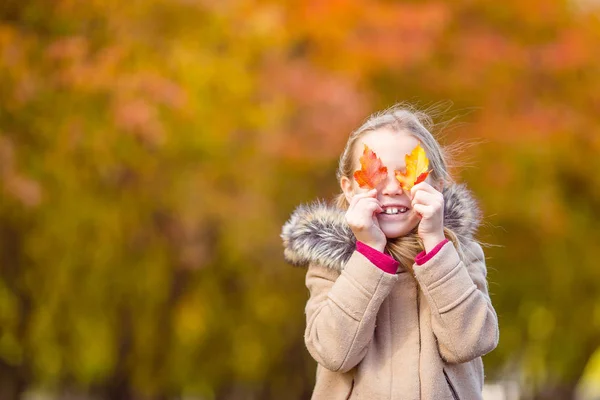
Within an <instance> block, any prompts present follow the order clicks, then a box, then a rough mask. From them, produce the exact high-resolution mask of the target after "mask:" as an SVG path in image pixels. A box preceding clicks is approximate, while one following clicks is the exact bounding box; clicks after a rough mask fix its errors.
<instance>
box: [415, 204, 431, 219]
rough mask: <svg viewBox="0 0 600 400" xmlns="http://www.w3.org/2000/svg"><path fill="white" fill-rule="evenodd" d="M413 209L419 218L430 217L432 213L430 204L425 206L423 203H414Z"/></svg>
mask: <svg viewBox="0 0 600 400" xmlns="http://www.w3.org/2000/svg"><path fill="white" fill-rule="evenodd" d="M413 210H414V211H415V212H416V213H417V214H418V215H419V216H420V217H421V218H430V217H431V216H432V215H433V210H432V207H431V206H426V205H424V204H415V206H414V207H413Z"/></svg>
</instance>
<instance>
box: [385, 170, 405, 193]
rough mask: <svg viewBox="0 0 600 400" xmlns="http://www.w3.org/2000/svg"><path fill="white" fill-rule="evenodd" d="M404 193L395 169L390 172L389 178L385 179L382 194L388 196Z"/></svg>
mask: <svg viewBox="0 0 600 400" xmlns="http://www.w3.org/2000/svg"><path fill="white" fill-rule="evenodd" d="M402 193H403V190H402V186H401V185H400V182H399V181H398V179H396V175H395V173H394V171H392V172H391V173H390V174H388V177H387V179H386V180H385V181H384V186H383V189H382V191H381V194H384V195H388V196H397V195H400V194H402Z"/></svg>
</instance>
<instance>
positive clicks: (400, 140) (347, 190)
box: [340, 128, 431, 239]
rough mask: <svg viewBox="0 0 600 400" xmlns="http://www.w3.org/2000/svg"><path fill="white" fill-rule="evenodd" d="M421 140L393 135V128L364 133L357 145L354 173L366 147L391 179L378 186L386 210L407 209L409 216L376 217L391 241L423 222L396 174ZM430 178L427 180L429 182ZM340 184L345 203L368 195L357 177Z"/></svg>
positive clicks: (398, 134) (402, 169) (401, 169)
mask: <svg viewBox="0 0 600 400" xmlns="http://www.w3.org/2000/svg"><path fill="white" fill-rule="evenodd" d="M418 143H419V141H418V140H417V139H416V138H415V137H414V136H412V135H410V134H408V133H406V132H394V131H392V130H390V129H385V128H384V129H378V130H375V131H371V132H367V133H365V134H364V135H363V136H362V137H361V138H360V139H358V141H357V142H356V143H355V145H354V149H353V150H354V154H353V160H354V171H356V170H358V169H360V161H359V159H360V157H361V156H362V153H363V150H364V144H366V145H367V146H369V148H370V149H371V150H373V151H374V152H375V154H376V155H377V156H378V157H379V158H380V159H381V161H382V163H383V165H384V166H385V167H387V171H388V177H387V178H386V179H385V180H384V181H383V182H381V183H380V184H379V186H377V187H376V189H377V200H379V202H380V203H381V206H382V208H383V209H384V210H385V209H386V208H387V207H395V208H400V207H402V206H404V207H407V208H408V211H407V212H406V213H398V214H393V215H387V214H384V213H380V214H377V221H378V222H379V227H380V228H381V230H382V231H383V233H384V234H385V236H386V237H387V238H388V239H393V238H397V237H400V236H404V235H406V234H408V233H409V232H410V231H412V230H413V229H414V228H415V227H416V226H417V224H418V223H419V221H420V218H419V216H418V215H417V214H416V213H415V212H414V211H413V210H412V208H411V199H410V197H409V193H407V192H404V191H403V190H402V187H401V186H400V182H398V180H397V179H396V177H395V175H394V170H399V171H404V170H405V169H406V162H405V155H406V154H410V152H411V151H412V150H413V149H414V148H415V147H416V146H417V144H418ZM430 180H431V177H428V178H427V182H428V183H431V182H430ZM340 184H341V186H342V190H343V191H344V195H345V196H346V200H348V202H350V200H351V199H352V197H353V196H354V195H355V194H357V193H364V192H368V191H369V189H363V188H360V187H359V186H358V184H357V183H356V180H355V179H354V178H347V177H342V179H341V181H340Z"/></svg>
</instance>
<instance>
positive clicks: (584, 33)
mask: <svg viewBox="0 0 600 400" xmlns="http://www.w3.org/2000/svg"><path fill="white" fill-rule="evenodd" d="M599 16H600V3H599V2H597V1H593V0H579V1H560V0H557V1H549V0H526V1H522V0H520V1H518V0H508V1H495V0H494V1H492V0H490V1H475V0H458V1H429V0H428V1H393V0H371V1H367V0H329V1H321V0H303V1H300V0H290V1H275V0H219V1H216V0H212V1H211V0H168V1H167V0H144V1H139V0H132V1H116V0H88V1H83V2H80V1H74V0H53V1H42V0H28V1H22V0H2V3H1V4H0V190H1V193H2V194H1V196H0V398H1V399H55V398H56V399H63V398H69V399H79V398H82V399H83V398H86V399H87V398H93V399H140V400H150V399H165V400H166V399H178V398H186V399H202V400H204V399H211V400H212V399H219V400H220V399H233V400H242V399H244V400H245V399H248V400H250V399H292V400H293V399H308V398H309V396H310V393H311V390H312V387H313V384H314V372H315V362H314V361H313V360H312V359H311V358H310V356H309V355H308V353H307V351H306V350H305V348H304V342H303V331H304V324H305V320H304V304H305V302H306V300H307V298H308V292H307V290H306V288H305V286H304V281H303V279H304V271H303V270H301V269H295V268H293V267H290V266H288V265H286V264H285V263H284V260H283V254H282V245H281V240H280V238H279V233H280V229H281V225H282V224H283V223H284V222H285V221H286V219H287V218H288V217H289V214H290V213H291V212H292V210H293V209H294V208H295V207H296V206H297V205H298V204H300V203H303V202H308V201H311V200H314V199H316V198H323V199H330V198H332V197H333V196H334V195H335V194H336V193H337V192H338V185H337V182H336V181H335V168H336V163H337V158H338V156H339V154H340V152H341V150H342V148H343V145H344V143H345V141H346V138H347V137H348V134H349V133H350V131H351V130H352V129H354V128H356V127H357V126H358V125H359V124H360V123H361V122H362V121H363V120H364V119H365V118H366V117H367V115H368V114H370V113H371V112H373V111H376V110H379V109H382V108H385V107H388V106H390V105H392V104H394V103H395V102H397V101H410V102H412V103H413V104H416V105H417V106H419V107H423V108H427V107H429V106H431V105H434V106H435V107H434V108H435V109H436V110H437V111H442V112H441V113H439V112H438V115H437V116H436V121H437V122H439V123H440V128H443V129H440V130H439V135H440V136H439V137H440V141H441V142H442V143H443V144H445V145H451V146H454V148H455V149H458V150H459V152H460V154H459V157H458V159H457V161H458V163H457V167H456V168H455V169H454V170H453V171H454V176H455V178H456V179H457V180H458V181H460V182H465V183H467V184H468V185H469V187H470V188H471V189H472V190H473V192H474V193H475V195H476V196H477V197H478V198H479V199H480V202H481V207H482V209H483V211H484V215H485V219H484V225H483V227H482V229H481V231H480V234H479V238H480V239H481V240H482V241H484V242H486V243H490V244H491V245H492V246H490V247H488V248H486V250H485V251H486V254H487V256H488V268H489V277H488V278H489V282H490V291H491V294H492V299H493V303H494V305H495V307H496V310H497V312H498V315H499V319H500V332H501V334H500V344H499V347H498V348H497V349H496V350H495V351H494V352H493V353H491V354H489V355H488V356H486V357H485V358H484V362H485V365H486V380H487V382H488V383H489V384H490V385H499V387H501V388H504V389H505V390H504V389H503V390H504V392H505V393H509V392H510V393H512V394H511V396H512V397H510V398H518V397H519V398H523V399H571V398H586V399H587V398H598V397H594V396H598V387H599V386H600V350H599V349H600V347H599V346H600V290H599V289H600V229H599V228H598V222H599V219H600V218H599V217H600V212H599V210H600V178H599V176H598V173H597V172H598V169H599V167H600V161H599V158H598V157H599V155H600V121H599V117H600V17H599ZM450 102H452V103H450ZM449 120H453V122H452V123H451V124H449V125H448V124H445V123H444V122H445V121H449ZM576 396H578V397H576ZM507 398H509V397H507Z"/></svg>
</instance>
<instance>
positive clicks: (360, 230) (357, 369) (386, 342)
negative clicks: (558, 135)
mask: <svg viewBox="0 0 600 400" xmlns="http://www.w3.org/2000/svg"><path fill="white" fill-rule="evenodd" d="M429 126H431V120H430V119H429V118H428V117H427V116H426V115H424V114H422V113H419V112H414V111H412V110H410V109H407V108H402V107H400V106H396V107H393V108H391V109H389V110H386V111H384V112H381V113H378V114H375V115H373V116H371V117H370V118H369V119H368V120H367V121H366V122H365V123H364V124H363V125H362V126H361V127H360V128H358V129H357V130H356V131H354V132H353V133H352V134H351V135H350V138H349V140H348V143H347V144H346V147H345V149H344V152H343V153H342V155H341V158H340V162H339V170H338V172H337V177H338V180H339V183H340V186H341V189H342V193H341V194H340V195H339V196H338V197H337V199H336V201H335V205H327V204H325V203H322V202H317V203H314V204H311V205H307V206H300V207H298V209H297V210H296V211H295V212H294V213H293V214H292V216H291V218H290V220H289V221H288V222H287V223H286V224H285V225H284V227H283V231H282V238H283V241H284V247H285V257H286V260H287V261H288V262H290V263H292V264H294V265H306V266H308V270H307V273H306V286H307V287H308V289H309V291H310V298H309V299H308V302H307V304H306V331H305V343H306V347H307V348H308V351H309V352H310V354H311V355H312V356H313V358H314V359H315V360H316V361H317V363H318V367H317V378H316V385H315V388H314V391H313V395H312V398H313V399H326V400H337V399H339V400H342V399H369V400H371V399H436V400H439V399H462V400H473V399H481V398H482V390H483V380H484V374H483V363H482V360H481V356H483V355H484V354H486V353H488V352H490V351H491V350H493V349H494V348H495V347H496V345H497V343H498V336H499V333H498V319H497V316H496V312H495V310H494V308H493V306H492V303H491V301H490V297H489V295H488V289H487V282H486V266H485V260H484V254H483V250H482V248H481V246H480V245H479V244H478V243H477V242H476V241H475V240H474V238H473V235H474V233H475V231H476V229H477V227H478V225H479V221H480V212H479V209H478V208H477V204H476V202H475V200H474V199H473V198H472V196H471V193H470V192H469V191H468V190H467V188H466V187H465V186H464V185H459V184H456V183H454V182H453V181H452V179H451V177H450V176H449V174H448V171H447V169H446V163H445V160H444V157H443V152H442V150H441V148H440V146H439V144H438V143H437V142H436V140H435V139H434V137H433V136H432V134H431V133H430V132H429V130H428V129H427V127H429ZM419 143H420V144H421V146H422V147H423V148H424V149H425V152H426V155H427V157H428V158H429V160H430V169H431V173H430V174H429V176H428V177H427V179H426V180H425V181H424V182H421V183H418V184H416V185H415V186H413V187H412V189H411V190H410V192H408V191H404V190H403V189H402V187H401V185H400V183H399V181H398V180H397V179H396V177H395V176H394V171H395V170H399V171H402V170H404V168H405V167H406V165H405V154H408V153H411V151H412V149H413V148H415V146H417V144H419ZM364 145H367V146H368V147H369V148H370V149H371V150H373V151H374V152H375V154H376V155H377V156H378V157H379V158H380V159H381V161H382V163H383V165H384V166H385V167H387V171H388V172H387V174H388V175H387V176H384V178H383V180H382V181H381V182H380V183H379V184H378V185H377V186H376V187H375V188H374V189H372V190H369V189H363V188H361V187H359V186H358V184H357V182H356V181H355V179H354V178H353V173H354V171H356V170H359V169H360V168H361V167H360V163H359V159H360V157H361V155H362V152H363V149H364Z"/></svg>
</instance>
